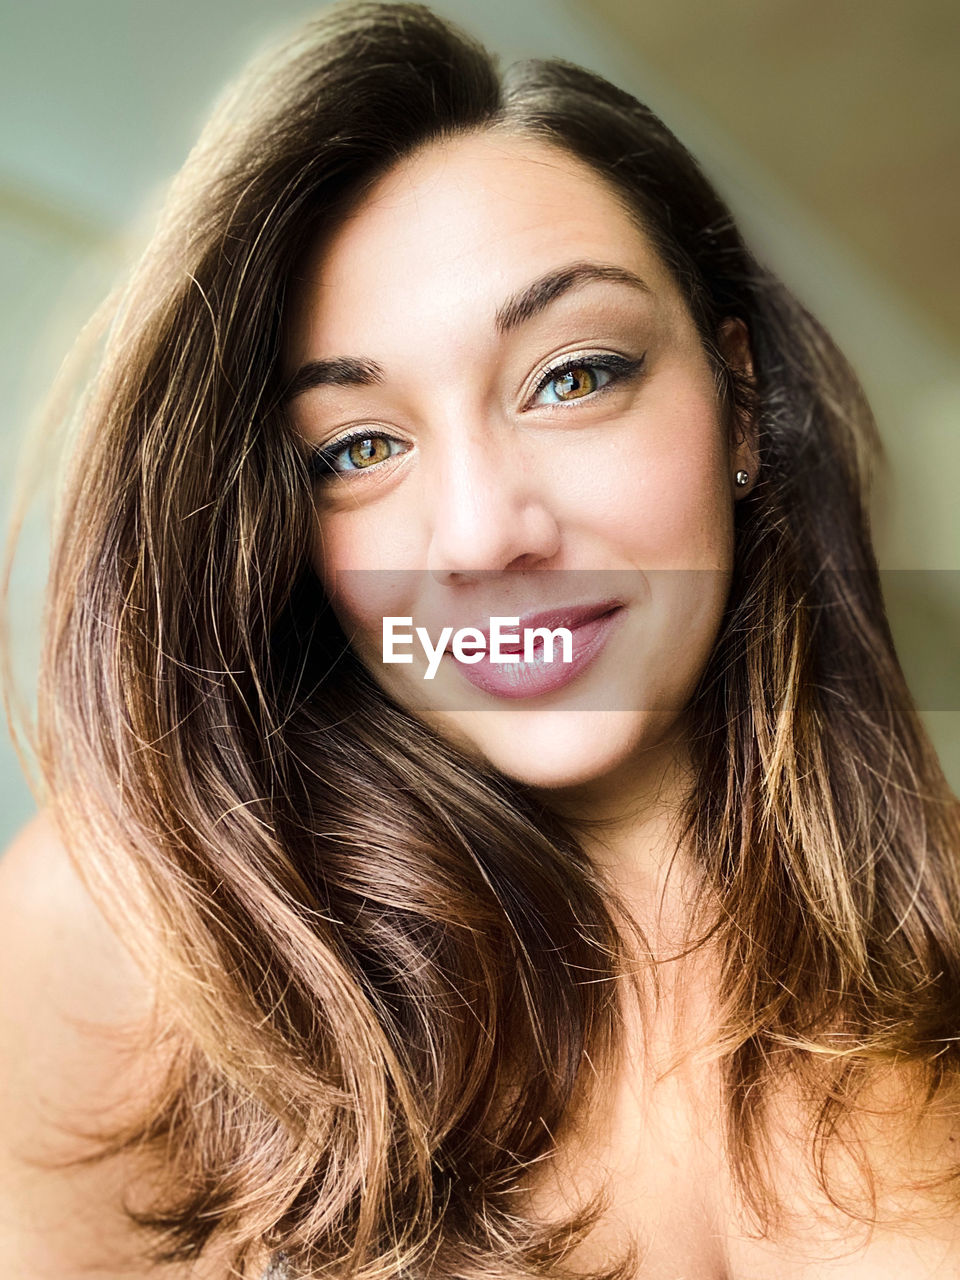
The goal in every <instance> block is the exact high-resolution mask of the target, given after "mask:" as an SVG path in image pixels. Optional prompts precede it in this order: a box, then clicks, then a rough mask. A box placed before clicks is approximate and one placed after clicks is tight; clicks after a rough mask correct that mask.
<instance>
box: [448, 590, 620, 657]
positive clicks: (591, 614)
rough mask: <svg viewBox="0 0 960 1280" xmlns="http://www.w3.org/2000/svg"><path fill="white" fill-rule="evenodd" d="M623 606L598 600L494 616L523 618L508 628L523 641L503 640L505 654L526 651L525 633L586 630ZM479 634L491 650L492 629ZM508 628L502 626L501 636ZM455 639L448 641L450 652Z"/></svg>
mask: <svg viewBox="0 0 960 1280" xmlns="http://www.w3.org/2000/svg"><path fill="white" fill-rule="evenodd" d="M622 604H623V601H622V600H596V601H594V602H593V603H592V604H563V605H557V606H556V607H555V608H553V609H541V610H540V611H539V612H537V613H525V614H522V615H517V614H515V613H504V614H494V615H492V616H494V617H502V618H515V617H518V616H519V619H520V621H519V623H518V624H517V626H511V627H510V628H508V629H506V630H507V633H508V634H512V633H514V632H519V633H520V639H519V640H518V641H516V642H515V643H510V642H509V641H506V640H503V639H501V641H500V648H501V650H502V651H503V652H504V653H513V652H522V650H523V632H524V631H526V630H529V629H530V628H532V627H546V628H547V629H548V630H550V631H554V630H555V629H556V628H557V627H567V628H568V629H569V630H570V631H572V630H574V628H575V627H582V626H583V625H584V624H585V623H587V622H593V620H594V619H595V618H602V617H603V615H604V614H606V613H612V612H613V610H614V609H619V608H620V606H621V605H622ZM472 629H473V630H475V631H479V632H480V634H481V635H482V636H483V640H484V644H485V646H486V649H487V651H488V652H489V650H490V628H489V627H474V628H472ZM504 630H505V628H503V627H501V633H502V632H503V631H504ZM452 640H453V637H452V636H451V638H450V641H448V642H447V646H446V647H447V649H449V648H450V644H451V642H452Z"/></svg>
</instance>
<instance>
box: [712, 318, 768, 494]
mask: <svg viewBox="0 0 960 1280" xmlns="http://www.w3.org/2000/svg"><path fill="white" fill-rule="evenodd" d="M717 346H718V347H719V349H720V353H721V355H722V356H723V358H724V360H726V362H727V364H728V365H730V367H731V368H732V369H735V370H736V371H737V372H738V373H741V374H742V375H743V376H744V377H746V378H749V379H750V381H751V382H752V381H753V376H754V375H753V353H752V351H751V350H750V334H749V332H748V330H747V326H746V324H745V323H744V322H743V321H742V320H741V319H739V317H737V316H728V317H727V319H726V320H724V321H723V323H722V324H721V325H720V329H719V331H718V333H717ZM759 467H760V455H759V452H758V448H757V424H756V422H755V421H754V419H753V416H752V415H748V414H746V413H744V412H742V411H741V412H740V413H738V415H737V419H736V421H735V422H734V424H733V430H732V431H731V438H730V489H731V492H732V494H733V496H734V498H742V497H745V495H746V494H748V493H749V492H750V490H751V489H752V488H753V486H754V485H755V484H756V481H757V472H758V470H759ZM738 471H746V473H747V475H748V476H749V479H748V480H747V483H746V484H744V485H738V484H737V483H736V480H735V479H734V477H735V476H736V474H737V472H738Z"/></svg>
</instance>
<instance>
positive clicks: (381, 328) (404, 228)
mask: <svg viewBox="0 0 960 1280" xmlns="http://www.w3.org/2000/svg"><path fill="white" fill-rule="evenodd" d="M582 259H591V260H595V261H598V262H602V263H608V264H610V265H618V266H624V267H627V268H629V269H632V270H634V271H636V272H637V273H638V274H639V275H641V276H642V277H643V278H644V279H645V280H646V281H647V282H648V283H649V284H650V286H651V288H652V290H653V292H654V294H655V295H656V296H657V297H659V298H661V299H662V300H667V299H668V298H670V297H671V296H672V295H673V294H674V292H675V291H674V290H673V288H672V285H671V282H670V280H669V279H668V277H667V274H666V271H665V269H664V267H663V266H662V264H661V263H660V261H659V259H658V257H657V255H656V253H655V252H654V250H653V248H652V246H651V245H650V243H649V240H648V239H647V237H646V236H645V235H644V234H643V233H642V232H641V231H640V229H639V228H638V226H637V225H636V223H635V222H634V221H633V219H632V217H631V215H630V213H629V212H628V210H627V208H626V207H625V206H624V204H623V203H622V202H621V200H620V199H619V198H618V196H617V195H616V193H615V192H614V191H613V190H612V189H611V188H610V187H609V186H608V185H607V184H606V182H605V181H604V180H603V178H602V177H601V176H600V175H599V174H598V173H596V172H595V171H594V170H593V169H592V168H591V167H590V166H589V165H587V164H586V163H585V162H583V161H582V160H580V159H578V158H577V157H575V156H573V155H571V154H569V153H567V152H566V151H564V150H563V149H561V148H560V147H558V146H553V145H551V144H549V143H546V142H542V141H540V140H538V139H530V138H521V137H516V136H510V135H506V134H501V133H495V132H487V133H481V134H471V135H467V136H465V137H459V138H456V139H448V140H443V141H441V142H435V143H431V144H429V145H428V146H427V147H425V148H423V149H422V150H421V151H419V152H417V153H416V154H415V155H413V156H411V157H409V158H407V159H405V160H403V161H400V162H399V163H398V164H397V165H395V166H394V168H393V169H391V170H390V171H389V172H388V173H386V174H385V175H384V176H383V177H382V178H380V180H379V181H378V182H377V183H376V184H375V185H374V187H373V188H372V189H371V190H370V191H369V192H367V193H366V195H365V197H364V198H363V199H362V200H361V201H359V203H358V204H357V206H356V207H355V209H354V210H353V211H352V212H351V214H350V215H349V216H348V217H347V218H346V219H345V220H344V221H343V222H342V223H341V224H340V225H339V226H338V227H337V229H336V230H335V231H334V233H333V234H332V235H330V234H328V235H327V236H326V237H325V238H324V239H323V241H322V242H320V243H318V244H317V245H315V246H314V247H313V249H312V250H311V251H310V252H309V253H308V254H307V255H306V257H305V259H304V261H303V262H302V263H301V265H300V267H299V268H298V270H297V271H296V272H295V275H294V280H293V282H292V283H293V289H292V299H291V307H290V312H289V313H288V347H289V354H290V357H291V359H293V360H297V359H301V358H306V357H307V356H309V355H311V354H318V353H320V352H321V350H325V349H327V348H330V349H331V353H333V351H334V349H335V350H336V352H339V351H341V350H353V349H357V350H366V349H370V348H371V347H372V345H373V344H374V343H378V344H380V346H381V349H384V350H386V349H388V348H389V347H390V346H391V344H392V341H393V340H395V339H396V338H397V337H398V334H397V325H398V323H399V322H400V321H401V319H402V324H403V327H404V329H405V330H406V331H407V332H416V333H417V334H419V335H423V336H424V337H427V336H429V335H431V334H436V336H437V337H438V338H442V339H445V340H447V341H449V340H450V337H451V334H452V333H454V332H456V331H457V330H458V328H462V329H464V330H465V329H466V328H467V327H468V326H469V325H470V323H471V322H472V321H474V320H476V321H479V320H480V319H481V318H483V319H485V321H486V322H487V323H490V322H491V320H492V317H493V315H494V314H495V312H496V309H497V307H498V306H499V305H500V303H501V302H502V300H503V298H504V297H506V296H507V295H508V294H510V293H511V292H512V291H513V290H514V289H516V288H518V287H520V286H522V285H524V284H525V283H527V282H528V281H529V280H531V279H533V278H535V277H537V276H539V275H540V274H542V273H543V272H545V271H548V270H550V269H551V268H553V267H556V266H557V265H562V264H565V263H567V262H570V261H574V260H582ZM361 344H362V345H361Z"/></svg>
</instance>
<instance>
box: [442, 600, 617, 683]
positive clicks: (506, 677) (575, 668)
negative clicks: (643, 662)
mask: <svg viewBox="0 0 960 1280" xmlns="http://www.w3.org/2000/svg"><path fill="white" fill-rule="evenodd" d="M623 613H624V609H623V607H622V606H620V607H618V608H616V609H614V610H613V611H612V612H611V613H605V614H603V616H602V617H599V618H593V619H591V621H590V622H585V623H584V624H583V625H582V626H580V627H573V628H571V631H570V635H571V639H572V641H573V643H572V646H571V647H572V649H573V658H572V660H571V661H570V662H563V661H561V658H560V654H561V653H562V652H563V649H562V646H561V645H560V644H559V643H557V644H555V645H554V648H553V661H552V662H544V661H543V660H542V656H541V657H540V658H534V660H533V662H524V661H523V656H522V652H521V653H520V654H518V657H519V659H520V661H518V662H492V661H491V660H490V658H489V656H488V655H487V654H484V655H483V657H482V658H481V660H480V661H479V662H474V663H468V662H461V661H460V660H459V659H458V658H456V657H454V655H453V654H452V653H451V654H450V655H449V656H450V657H452V658H453V660H454V662H456V664H457V666H458V667H459V668H460V671H461V673H462V674H463V676H464V678H465V679H467V680H469V681H470V683H471V684H472V685H475V686H476V687H477V688H478V689H482V690H483V692H484V693H490V694H493V695H494V697H497V698H534V697H536V696H537V695H538V694H542V693H552V692H553V691H554V690H555V689H562V688H563V686H564V685H567V684H569V683H570V681H571V680H575V679H576V678H577V676H578V675H580V673H581V672H582V671H583V670H584V669H585V668H586V667H588V666H589V665H590V663H591V662H593V661H594V660H595V659H596V658H597V657H599V655H600V653H601V651H602V650H603V646H604V645H605V644H606V643H607V640H608V639H609V637H610V635H611V633H612V632H613V631H614V629H615V628H616V626H617V625H618V623H619V622H620V619H621V618H622V617H623ZM535 652H536V653H537V654H540V655H542V654H543V647H542V645H540V644H539V643H538V645H537V648H536V650H535Z"/></svg>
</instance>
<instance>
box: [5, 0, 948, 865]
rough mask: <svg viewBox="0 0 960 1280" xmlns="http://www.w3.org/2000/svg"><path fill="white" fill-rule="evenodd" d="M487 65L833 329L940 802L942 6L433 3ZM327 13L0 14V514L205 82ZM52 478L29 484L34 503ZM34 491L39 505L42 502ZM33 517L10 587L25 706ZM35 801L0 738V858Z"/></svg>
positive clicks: (177, 150) (188, 5)
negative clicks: (540, 78)
mask: <svg viewBox="0 0 960 1280" xmlns="http://www.w3.org/2000/svg"><path fill="white" fill-rule="evenodd" d="M433 7H434V8H435V9H436V10H437V11H438V12H440V13H442V14H444V15H446V16H448V17H450V18H452V19H453V20H454V21H457V22H459V23H461V24H462V25H463V26H465V27H467V28H468V29H469V30H470V31H472V32H473V33H474V34H475V35H477V36H479V37H480V38H481V39H482V40H484V41H485V42H486V43H487V44H488V45H489V46H491V47H492V48H493V49H494V50H496V51H497V52H499V53H500V54H501V56H502V58H503V59H504V61H506V62H509V61H512V60H513V59H515V58H520V57H524V56H531V55H532V56H547V55H553V56H559V57H562V58H567V59H569V60H571V61H574V62H577V63H581V64H583V65H586V66H588V67H591V68H592V69H594V70H596V71H599V72H600V73H602V74H603V75H606V76H607V77H608V78H610V79H611V80H613V81H614V82H616V83H617V84H620V85H622V86H623V87H625V88H627V89H629V90H630V91H631V92H633V93H634V94H636V95H637V96H638V97H639V98H641V99H642V100H644V101H646V102H648V103H649V104H650V105H651V106H652V107H653V108H654V110H655V111H657V112H658V114H659V115H661V116H662V117H663V118H664V120H665V121H666V122H667V124H668V125H669V126H670V127H671V128H672V129H673V130H674V132H675V133H677V134H678V135H679V137H680V138H681V139H682V140H683V141H684V142H685V143H686V145H687V146H688V147H689V148H690V149H691V150H692V151H693V153H694V154H695V155H696V156H697V157H698V159H699V160H700V162H701V164H702V165H703V167H704V168H705V169H706V171H707V172H708V174H709V175H710V176H711V177H712V178H713V179H714V181H715V182H716V183H717V185H718V186H719V188H720V190H721V191H722V192H723V194H724V195H725V196H726V198H727V199H728V201H729V202H730V203H731V205H732V206H733V209H734V211H735V213H736V214H737V215H739V217H740V220H741V222H742V225H743V228H744V230H745V232H746V234H747V236H748V239H750V240H751V241H752V243H753V244H754V246H755V248H756V249H757V251H758V253H759V254H760V256H761V257H763V258H764V259H765V260H766V261H767V262H768V263H769V264H770V265H771V266H773V267H774V268H775V269H776V270H777V271H778V272H779V273H780V274H781V275H782V276H783V277H784V278H785V280H786V281H787V283H788V284H790V286H791V287H792V288H793V289H794V291H795V292H796V293H797V294H798V295H799V296H800V297H801V298H802V299H803V300H804V302H806V304H807V305H808V306H809V307H810V308H811V309H812V310H813V311H814V313H815V314H817V315H818V316H819V317H820V318H821V319H822V320H823V321H824V322H825V323H826V325H827V327H828V328H829V329H830V330H831V331H832V333H833V334H834V336H835V338H836V339H837V341H838V342H839V344H840V346H841V347H842V348H843V350H844V351H845V352H846V354H847V356H848V357H849V358H850V360H851V361H852V363H853V364H854V366H855V368H856V369H857V371H858V373H859V374H860V377H861V379H862V381H863V383H864V385H865V387H866V390H867V393H868V395H869V397H870V399H871V402H872V404H873V406H874V409H875V411H876V414H877V417H878V420H879V424H880V429H881V433H882V435H883V439H884V442H885V447H886V451H887V472H886V474H885V476H884V477H883V478H882V481H881V483H880V485H879V487H878V490H877V495H876V506H875V511H874V520H875V529H876V541H877V547H878V554H879V559H880V564H881V568H882V569H883V570H884V586H885V592H886V595H887V599H888V604H889V607H890V612H891V621H892V624H893V627H894V633H895V636H896V638H897V640H898V643H899V647H900V651H901V657H902V660H903V663H904V666H905V668H906V670H907V674H908V678H909V679H910V681H911V684H912V686H913V689H914V692H915V695H916V698H917V701H918V704H919V706H920V707H921V710H922V712H923V715H924V718H925V720H926V723H927V725H928V727H929V729H930V732H931V734H932V736H933V738H934V742H935V744H936V746H937V748H938V750H939V752H940V755H941V759H942V761H943V764H944V767H945V769H946V771H947V774H948V776H949V777H950V779H951V781H952V783H953V786H954V788H955V789H958V790H960V669H958V643H957V637H958V636H960V503H958V502H957V499H956V496H955V495H956V490H957V479H958V475H960V369H958V362H957V354H958V348H960V252H958V244H960V237H958V228H960V170H958V165H957V156H958V154H960V19H958V13H957V8H956V4H955V3H954V0H909V2H907V0H874V2H873V3H872V4H871V5H869V6H867V5H864V4H863V3H862V0H829V2H828V0H648V2H647V3H638V0H473V2H471V0H436V3H435V4H434V6H433ZM320 8H322V5H318V4H306V3H303V2H302V0H271V2H270V3H269V4H264V3H262V0H146V2H144V0H31V2H30V3H29V4H24V3H22V2H21V0H0V121H2V124H0V290H2V295H3V298H4V306H3V308H2V311H0V517H2V520H3V526H4V529H6V528H7V525H8V522H9V519H10V513H11V511H12V509H13V504H14V494H15V487H16V486H15V480H16V466H17V459H18V456H19V455H20V453H21V444H22V442H23V440H24V437H25V434H26V432H27V431H28V429H29V428H30V426H31V424H32V423H33V422H34V420H35V419H36V415H37V411H38V408H39V406H40V404H41V402H42V400H43V398H44V396H45V395H46V394H47V392H48V390H49V387H50V385H51V383H52V381H53V379H54V377H55V375H56V372H57V370H58V368H59V366H60V365H61V363H62V361H63V360H64V358H65V357H66V356H67V354H68V352H69V351H70V349H71V346H72V344H73V341H74V339H75V337H76V335H77V333H78V332H79V331H80V329H81V327H82V325H83V324H84V322H85V321H86V319H87V318H88V316H89V315H90V314H91V313H92V311H93V310H94V308H95V307H96V305H97V303H98V302H99V301H100V300H101V298H102V297H103V296H104V294H105V293H106V292H107V290H108V289H109V288H110V286H111V285H112V284H113V283H114V282H115V281H116V280H117V279H118V278H119V276H120V274H121V273H122V271H123V270H124V268H125V266H127V265H128V264H129V263H130V261H131V259H132V257H133V255H134V254H135V252H136V250H137V249H138V247H139V246H140V244H141V243H142V241H143V239H144V238H145V236H146V235H147V234H148V233H149V230H150V226H151V219H152V216H153V214H154V213H155V211H156V208H157V205H158V202H159V199H160V197H161V196H162V193H163V190H164V187H165V184H166V183H167V182H168V181H169V179H170V178H171V176H172V175H173V174H174V172H175V171H176V170H177V168H178V167H179V165H180V164H181V162H182V160H183V159H184V157H185V155H186V153H187V151H188V150H189V148H190V146H191V144H192V142H193V140H194V138H195V136H196V134H197V132H198V130H199V128H200V126H201V124H202V122H203V120H204V117H205V115H206V112H207V110H208V108H209V107H210V105H211V104H212V102H213V100H214V98H215V96H216V95H217V93H218V91H219V90H220V89H221V87H222V86H223V84H224V83H225V81H226V80H227V79H228V78H229V77H230V76H232V75H233V74H234V73H235V72H236V71H238V70H239V69H240V67H241V66H242V65H243V63H244V62H245V61H246V60H247V58H248V57H249V56H250V55H251V54H253V53H255V52H257V51H258V50H259V49H260V48H261V47H263V46H264V44H266V43H269V42H271V41H272V39H273V38H274V37H276V36H278V35H282V34H283V33H284V32H285V31H287V30H288V29H289V28H290V27H291V26H293V25H295V24H296V22H297V21H298V20H299V19H302V18H303V17H306V16H308V15H310V14H312V13H316V12H317V11H318V10H319V9H320ZM49 479H50V477H49V476H42V477H41V480H47V481H49ZM49 488H50V486H49V484H48V485H47V489H49ZM48 518H49V504H48V501H47V500H46V499H44V500H42V501H40V502H37V503H34V505H33V507H32V509H31V511H30V512H29V514H28V517H27V519H26V522H25V524H24V528H23V534H22V542H21V546H20V550H19V553H18V561H17V564H16V568H15V573H14V580H13V593H14V601H15V608H14V613H13V618H12V622H13V628H14V634H13V636H12V641H13V657H14V661H15V667H16V671H17V674H18V678H19V680H20V683H21V685H22V686H23V687H24V688H25V690H26V692H27V695H28V699H29V691H30V683H31V680H32V675H33V667H34V664H35V662H36V657H37V650H38V636H39V621H40V608H41V601H42V593H43V584H44V578H45V574H46V565H47V545H48V544H47V537H46V527H47V521H48ZM33 809H34V801H33V798H32V796H31V794H30V790H29V788H28V786H27V784H26V782H25V780H24V777H23V774H22V772H21V768H20V765H19V763H18V759H17V756H16V753H15V751H14V749H13V746H12V744H11V743H10V742H9V740H8V735H7V734H6V732H4V733H3V735H2V743H0V847H2V846H3V845H5V844H6V842H7V841H8V840H9V838H10V836H12V834H13V832H14V831H15V830H16V829H17V827H19V826H20V825H21V823H22V822H23V821H24V820H25V819H26V818H27V817H28V816H29V815H30V814H31V813H32V812H33Z"/></svg>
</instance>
